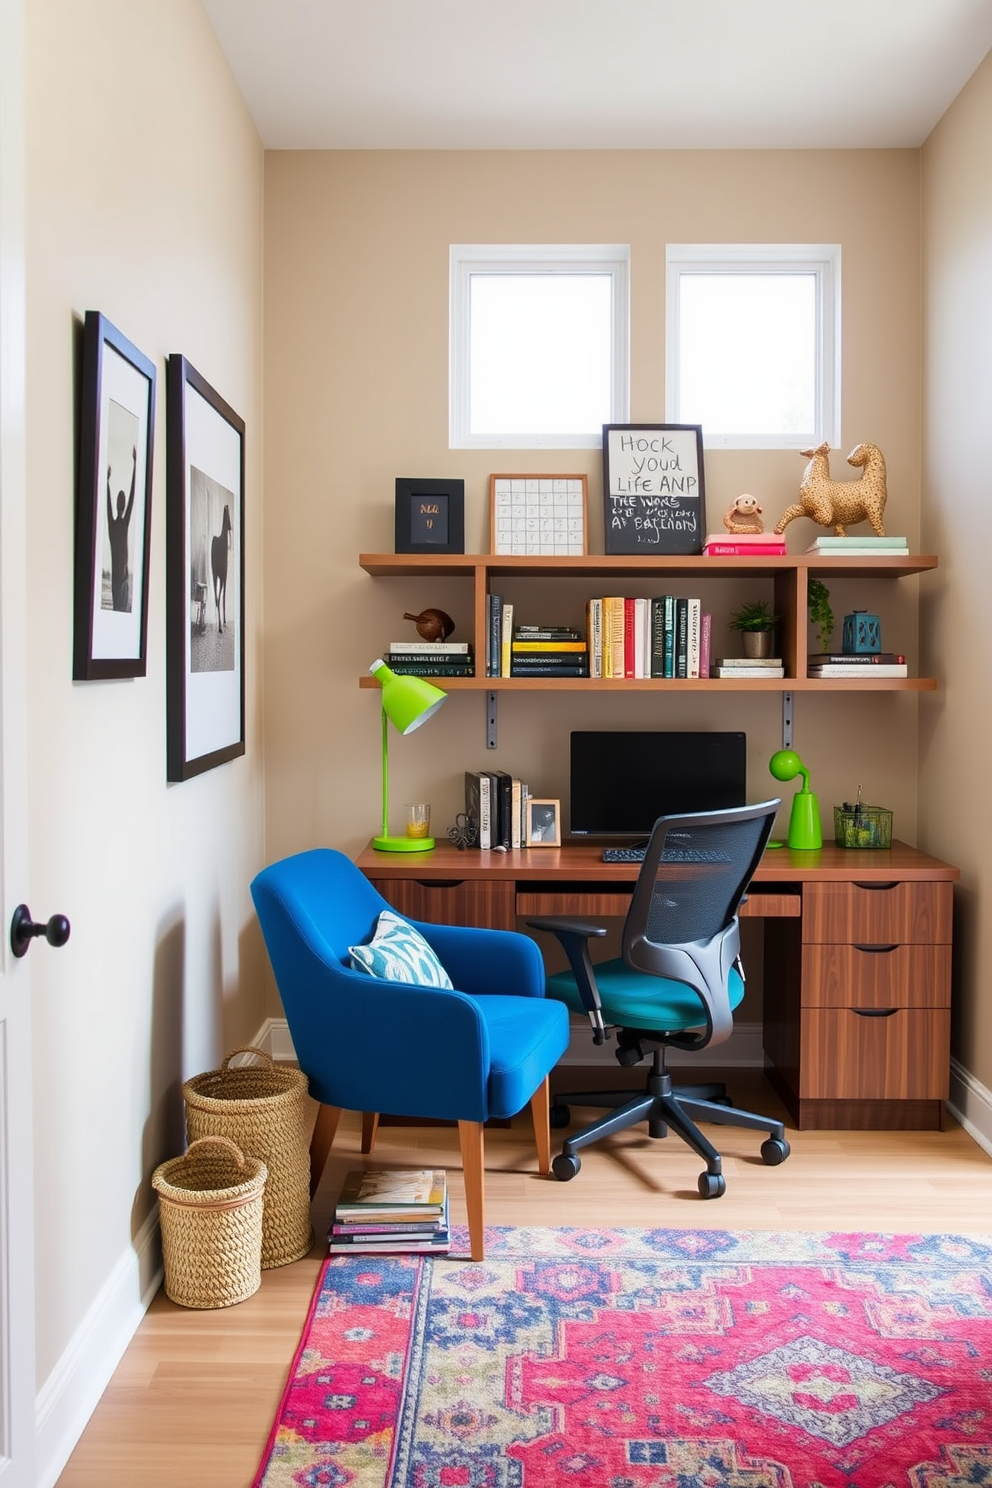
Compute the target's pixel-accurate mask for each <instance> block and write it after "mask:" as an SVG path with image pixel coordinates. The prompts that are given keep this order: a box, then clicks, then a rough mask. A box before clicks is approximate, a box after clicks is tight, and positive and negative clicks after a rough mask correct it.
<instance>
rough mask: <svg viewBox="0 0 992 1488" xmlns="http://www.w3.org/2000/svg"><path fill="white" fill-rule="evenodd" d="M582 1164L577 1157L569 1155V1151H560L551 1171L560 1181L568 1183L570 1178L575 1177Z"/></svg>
mask: <svg viewBox="0 0 992 1488" xmlns="http://www.w3.org/2000/svg"><path fill="white" fill-rule="evenodd" d="M581 1166H582V1164H581V1163H580V1162H579V1159H578V1158H577V1157H569V1156H568V1155H567V1153H564V1152H559V1154H558V1156H557V1157H556V1158H555V1160H554V1162H553V1163H552V1164H551V1171H552V1173H554V1175H555V1177H556V1178H557V1179H558V1182H559V1183H568V1181H569V1179H571V1178H574V1177H575V1175H576V1173H577V1172H578V1171H579V1169H580V1168H581Z"/></svg>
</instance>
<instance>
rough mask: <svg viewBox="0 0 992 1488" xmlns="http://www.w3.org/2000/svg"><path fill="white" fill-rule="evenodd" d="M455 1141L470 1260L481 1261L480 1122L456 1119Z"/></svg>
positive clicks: (483, 1242) (483, 1237)
mask: <svg viewBox="0 0 992 1488" xmlns="http://www.w3.org/2000/svg"><path fill="white" fill-rule="evenodd" d="M458 1140H459V1142H460V1143H461V1149H462V1171H463V1173H464V1175H465V1202H466V1205H467V1207H468V1238H469V1245H470V1247H471V1256H472V1259H473V1261H482V1260H485V1250H486V1228H485V1224H486V1221H485V1195H484V1190H483V1184H484V1181H485V1171H484V1170H485V1163H484V1157H483V1138H482V1122H481V1121H459V1123H458Z"/></svg>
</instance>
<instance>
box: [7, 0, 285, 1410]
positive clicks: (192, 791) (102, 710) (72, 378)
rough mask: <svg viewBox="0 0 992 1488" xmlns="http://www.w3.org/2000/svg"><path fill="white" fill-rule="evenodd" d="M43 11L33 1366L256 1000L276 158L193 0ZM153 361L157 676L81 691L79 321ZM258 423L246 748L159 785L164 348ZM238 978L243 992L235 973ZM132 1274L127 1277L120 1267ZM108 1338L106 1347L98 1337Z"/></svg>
mask: <svg viewBox="0 0 992 1488" xmlns="http://www.w3.org/2000/svg"><path fill="white" fill-rule="evenodd" d="M26 11H27V16H26V20H27V113H28V117H27V153H28V158H27V182H28V200H27V226H28V255H29V258H28V306H27V323H28V338H29V347H28V393H27V399H28V427H27V433H28V491H29V511H28V547H29V573H28V592H29V599H28V613H27V615H26V617H25V621H26V627H27V635H28V649H29V661H30V668H31V671H30V695H29V735H30V744H31V762H30V767H31V777H30V806H29V811H30V829H31V873H30V886H29V893H28V899H29V902H30V904H31V907H32V909H33V910H36V911H37V912H38V913H39V914H40V915H41V917H42V918H46V917H47V916H48V914H50V913H52V912H53V911H55V910H61V911H64V912H65V913H66V914H68V916H69V917H70V919H71V921H72V936H71V939H70V941H69V943H68V945H67V946H66V948H65V949H64V950H62V951H59V952H57V953H55V952H52V951H49V950H47V948H44V947H42V948H40V949H36V950H35V951H34V952H33V955H32V969H33V974H34V975H33V987H34V1019H35V1078H34V1084H35V1092H36V1109H35V1152H36V1195H37V1198H36V1218H37V1275H38V1298H39V1300H38V1379H39V1383H40V1384H43V1383H44V1382H45V1381H46V1380H47V1379H48V1377H49V1375H50V1374H51V1372H52V1371H53V1369H55V1367H56V1365H57V1364H58V1363H59V1361H60V1358H61V1356H62V1354H63V1351H64V1350H65V1349H66V1348H67V1345H68V1344H69V1343H70V1340H72V1339H73V1337H74V1335H75V1333H76V1330H77V1329H78V1328H79V1326H80V1324H81V1321H82V1320H83V1318H84V1317H85V1316H86V1314H87V1310H88V1309H89V1308H90V1307H91V1305H92V1304H93V1303H94V1301H95V1299H96V1298H97V1297H98V1296H99V1295H100V1293H101V1288H102V1287H104V1285H105V1283H107V1281H108V1278H109V1277H110V1276H111V1274H112V1273H114V1272H115V1268H119V1267H120V1265H121V1264H123V1263H124V1261H125V1259H126V1256H127V1253H128V1249H129V1241H131V1240H132V1239H133V1238H134V1237H135V1236H136V1234H137V1232H138V1230H139V1227H140V1226H141V1224H142V1221H144V1220H145V1218H146V1217H147V1216H148V1214H149V1213H150V1212H151V1209H152V1204H153V1199H154V1195H153V1193H152V1190H151V1186H150V1183H149V1176H150V1174H151V1171H152V1169H153V1167H154V1166H155V1164H156V1163H158V1162H159V1161H161V1160H162V1159H163V1158H164V1157H166V1156H171V1155H173V1154H174V1153H175V1152H176V1151H177V1150H179V1149H180V1147H181V1145H182V1125H181V1122H182V1100H181V1096H180V1093H179V1088H178V1087H179V1082H180V1081H181V1079H182V1078H183V1077H185V1076H186V1075H189V1074H192V1073H195V1072H197V1071H199V1070H202V1069H209V1068H211V1067H212V1066H213V1065H215V1064H216V1062H217V1060H218V1058H219V1056H220V1054H221V1053H222V1052H223V1050H224V1049H225V1047H231V1046H233V1045H234V1044H235V1043H239V1042H242V1041H243V1040H244V1037H245V1036H246V1035H247V1034H248V1033H249V1032H251V1031H253V1030H254V1029H255V1028H257V1026H258V1024H259V1022H260V1021H261V1017H262V1009H261V1002H260V998H261V983H260V978H259V973H258V957H257V955H256V954H254V947H253V954H252V955H251V956H249V957H248V958H247V963H248V964H247V967H245V966H244V965H243V943H244V942H245V941H246V940H249V941H251V940H252V939H253V934H254V932H253V929H252V925H253V915H252V910H251V904H250V899H249V894H248V882H249V879H250V877H251V874H252V872H253V871H254V870H255V869H256V868H257V867H258V866H259V865H260V863H261V860H262V815H261V802H262V776H261V770H262V759H261V727H260V666H259V653H260V639H259V638H260V634H261V605H260V588H261V552H262V549H261V537H262V532H261V521H262V510H261V472H262V439H261V435H262V382H261V354H262V320H261V302H262V189H263V165H262V150H261V146H260V143H259V140H258V138H257V135H256V133H255V131H254V128H253V126H252V124H251V122H250V120H249V118H248V115H247V112H246V110H245V108H244V105H243V103H242V101H241V99H240V96H239V95H238V93H237V91H236V89H235V87H234V84H233V82H232V79H231V77H230V74H229V71H228V69H227V66H226V63H225V62H224V60H223V58H222V56H221V54H220V51H219V49H218V47H217V44H216V40H215V38H214V35H213V33H212V31H211V30H210V28H209V26H208V24H207V22H206V20H205V18H204V15H203V12H202V10H201V8H200V6H199V4H198V3H197V0H170V3H169V4H167V5H135V4H133V3H129V0H88V3H87V4H86V5H80V4H79V3H78V0H31V4H30V5H29V6H27V7H26ZM88 309H96V310H101V311H103V312H104V314H106V315H107V316H108V318H109V319H110V320H111V321H113V323H114V324H115V325H116V326H117V327H118V328H119V329H120V330H121V331H123V332H124V334H125V335H127V336H128V337H129V338H130V339H131V340H132V341H134V342H135V343H136V345H137V346H138V347H140V348H141V350H142V351H143V352H144V353H145V354H146V355H147V356H149V357H150V358H151V359H152V360H153V361H154V362H155V363H156V365H157V367H158V373H159V381H158V408H157V419H156V431H155V469H154V495H153V516H152V558H151V583H150V596H151V604H150V615H149V643H148V672H147V676H146V677H144V678H142V679H138V680H132V681H122V682H87V683H73V682H72V681H71V680H70V679H71V663H72V592H73V502H74V494H73V493H74V479H75V446H76V425H75V400H76V397H77V395H78V352H79V328H80V325H81V320H82V316H83V314H84V312H85V311H86V310H88ZM174 351H179V352H182V353H184V354H185V355H186V356H188V357H189V358H190V360H191V361H192V363H193V365H194V366H195V367H196V368H197V369H198V370H199V371H200V372H201V373H202V374H203V375H204V376H205V377H206V378H207V379H208V380H209V381H210V382H212V383H213V384H214V386H215V387H217V389H218V390H219V391H220V392H221V393H222V394H223V396H224V397H225V398H226V399H227V400H228V401H229V402H230V403H231V405H232V406H233V407H234V408H235V409H236V410H237V411H238V412H239V413H240V414H241V415H242V417H243V418H244V419H245V421H246V423H247V429H248V438H247V459H248V474H247V553H248V591H249V594H250V596H251V603H250V604H249V621H248V635H247V644H246V660H247V679H248V752H247V756H246V757H245V758H244V759H242V760H239V761H236V762H234V763H232V764H228V765H225V766H223V767H221V768H220V769H217V770H214V771H211V772H209V773H208V774H205V775H203V776H201V777H199V778H198V779H196V780H193V781H189V782H187V783H185V784H183V785H173V786H168V785H167V784H166V780H165V630H164V621H165V385H164V383H165V358H166V356H167V355H168V354H169V353H170V352H174ZM239 984H240V986H239ZM117 1274H118V1275H119V1274H120V1273H119V1270H118V1273H117ZM94 1341H95V1340H92V1339H91V1340H90V1342H91V1343H93V1342H94Z"/></svg>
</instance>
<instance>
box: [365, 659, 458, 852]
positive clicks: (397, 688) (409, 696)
mask: <svg viewBox="0 0 992 1488" xmlns="http://www.w3.org/2000/svg"><path fill="white" fill-rule="evenodd" d="M369 671H370V672H371V673H372V675H373V676H375V677H378V679H379V683H380V685H381V687H382V832H381V833H380V835H379V836H378V837H373V839H372V846H373V847H374V848H375V849H376V850H377V851H378V852H428V851H429V850H430V849H431V848H432V847H433V846H434V838H433V837H406V836H404V837H391V836H390V835H389V724H390V723H392V724H393V726H394V727H395V728H396V729H398V730H399V732H400V733H401V734H412V733H413V731H414V729H417V728H419V727H420V725H421V724H422V723H426V722H427V720H428V718H433V716H434V714H435V713H436V712H437V710H438V708H440V706H441V704H442V703H443V702H444V700H445V698H446V697H447V696H448V694H447V693H446V692H442V691H441V689H440V687H435V686H434V685H433V684H432V683H431V682H428V681H427V680H426V678H424V677H404V676H397V674H396V673H395V672H393V671H391V670H390V669H389V667H388V666H387V665H386V663H385V662H384V661H382V660H381V659H380V660H379V661H374V662H373V663H372V665H371V666H370V667H369Z"/></svg>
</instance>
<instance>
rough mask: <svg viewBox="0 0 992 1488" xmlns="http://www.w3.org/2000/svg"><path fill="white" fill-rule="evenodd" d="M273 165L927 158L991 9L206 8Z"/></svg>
mask: <svg viewBox="0 0 992 1488" xmlns="http://www.w3.org/2000/svg"><path fill="white" fill-rule="evenodd" d="M203 4H204V8H205V10H206V12H207V14H208V16H209V17H210V20H211V22H212V24H213V26H214V29H215V31H216V33H217V36H218V37H219V39H220V43H221V46H222V47H223V49H224V52H225V54H226V56H227V58H228V60H229V62H230V65H231V68H232V70H233V72H234V76H235V78H236V79H237V81H238V85H239V87H240V89H241V92H242V93H243V95H244V98H245V101H246V103H247V105H248V108H249V109H250V111H251V115H252V118H253V119H254V121H255V124H256V126H257V128H258V131H259V134H260V135H261V138H262V142H263V144H264V145H265V146H266V147H267V148H270V149H377V150H378V149H428V150H435V149H456V150H460V149H465V150H478V149H482V150H494V149H509V150H520V149H611V150H612V149H720V148H731V149H744V148H749V149H762V148H767V149H782V148H804V147H805V148H813V149H823V148H841V149H843V148H855V147H868V146H874V147H897V146H917V145H919V144H921V143H922V142H923V140H924V139H925V138H926V136H927V134H928V133H929V132H930V130H931V129H932V128H933V126H934V124H935V123H936V122H937V120H938V119H939V118H940V116H941V114H942V113H943V112H944V110H945V109H946V108H947V106H948V104H949V103H950V102H951V100H952V99H953V98H954V97H955V95H956V94H957V93H958V92H959V91H960V89H961V88H962V87H963V86H964V84H965V83H966V82H967V80H968V78H969V77H970V76H971V74H972V73H973V72H974V71H975V69H976V67H977V66H978V64H979V63H980V62H981V60H982V58H983V57H984V56H985V55H986V53H987V52H988V51H989V50H990V49H992V0H750V3H747V4H746V3H744V0H203Z"/></svg>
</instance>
